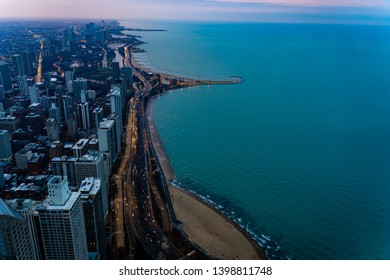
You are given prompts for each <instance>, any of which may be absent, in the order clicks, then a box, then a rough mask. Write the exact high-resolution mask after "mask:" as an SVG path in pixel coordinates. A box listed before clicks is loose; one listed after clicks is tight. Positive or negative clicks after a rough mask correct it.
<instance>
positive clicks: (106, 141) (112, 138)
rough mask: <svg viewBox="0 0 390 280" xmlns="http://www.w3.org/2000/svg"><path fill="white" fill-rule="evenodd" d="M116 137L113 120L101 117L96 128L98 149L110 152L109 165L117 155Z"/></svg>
mask: <svg viewBox="0 0 390 280" xmlns="http://www.w3.org/2000/svg"><path fill="white" fill-rule="evenodd" d="M116 137H117V136H116V130H115V121H114V120H109V119H103V121H102V122H100V124H99V129H98V138H99V151H101V152H108V153H110V160H111V162H110V164H111V166H112V164H113V162H114V161H115V160H116V158H117V156H118V149H117V141H116Z"/></svg>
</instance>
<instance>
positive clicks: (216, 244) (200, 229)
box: [134, 65, 267, 260]
mask: <svg viewBox="0 0 390 280" xmlns="http://www.w3.org/2000/svg"><path fill="white" fill-rule="evenodd" d="M134 66H135V65H134ZM135 67H137V66H135ZM157 97H158V96H153V97H152V99H151V100H150V102H148V104H147V108H146V111H147V118H148V123H149V131H150V137H151V140H152V145H153V146H154V149H155V151H156V154H157V157H158V159H159V161H160V166H161V169H162V172H163V173H164V176H165V178H166V180H167V184H168V188H169V193H170V196H171V198H172V204H173V208H174V211H175V215H176V218H177V219H178V220H179V221H180V222H181V223H182V228H183V230H184V232H185V233H186V234H187V235H188V237H189V238H190V239H191V240H193V241H194V242H195V243H196V244H198V245H199V246H200V247H201V248H203V249H204V250H206V251H207V252H208V253H210V254H211V255H213V256H215V257H216V258H218V259H228V260H234V259H241V260H252V259H253V260H254V259H267V257H266V254H265V251H264V249H263V248H261V246H260V245H259V244H258V243H257V242H256V241H255V240H254V239H253V238H252V236H250V234H249V233H248V232H247V231H245V230H244V229H243V228H242V227H240V225H238V224H237V223H235V222H234V221H233V220H232V219H230V218H229V217H227V216H226V215H225V214H224V213H222V212H221V211H220V210H219V209H217V208H215V207H214V206H213V205H211V204H209V203H207V202H206V201H204V200H203V199H201V198H200V197H199V196H197V195H195V194H193V193H191V192H189V191H187V190H184V189H181V188H179V187H177V186H175V185H174V184H173V183H172V181H173V180H175V179H176V175H175V172H174V170H173V168H172V165H171V162H170V160H169V158H168V155H167V154H166V151H165V148H164V145H163V142H162V140H161V138H160V136H159V134H158V131H157V129H156V127H155V123H154V119H153V117H152V111H153V103H154V99H155V98H157Z"/></svg>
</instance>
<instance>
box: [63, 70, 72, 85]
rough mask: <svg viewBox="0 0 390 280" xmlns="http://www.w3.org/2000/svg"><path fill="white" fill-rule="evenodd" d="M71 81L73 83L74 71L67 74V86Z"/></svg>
mask: <svg viewBox="0 0 390 280" xmlns="http://www.w3.org/2000/svg"><path fill="white" fill-rule="evenodd" d="M71 81H73V72H72V71H66V72H65V82H66V84H68V83H69V82H71Z"/></svg>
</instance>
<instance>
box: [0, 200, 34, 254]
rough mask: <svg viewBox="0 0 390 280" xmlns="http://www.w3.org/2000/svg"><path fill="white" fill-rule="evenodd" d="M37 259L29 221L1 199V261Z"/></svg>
mask: <svg viewBox="0 0 390 280" xmlns="http://www.w3.org/2000/svg"><path fill="white" fill-rule="evenodd" d="M36 258H37V256H36V254H35V251H34V248H33V241H32V237H31V233H30V231H29V227H28V223H27V221H26V220H25V219H24V218H23V216H22V215H21V214H20V213H18V212H17V211H16V210H14V209H12V208H11V207H10V206H9V205H7V204H6V203H5V202H4V201H3V200H2V199H1V198H0V259H15V260H34V259H36Z"/></svg>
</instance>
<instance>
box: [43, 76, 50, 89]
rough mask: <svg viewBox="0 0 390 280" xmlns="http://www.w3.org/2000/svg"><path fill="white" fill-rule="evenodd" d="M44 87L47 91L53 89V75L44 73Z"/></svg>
mask: <svg viewBox="0 0 390 280" xmlns="http://www.w3.org/2000/svg"><path fill="white" fill-rule="evenodd" d="M42 76H43V85H44V86H45V88H46V89H49V88H50V87H51V73H50V72H46V73H43V75H42Z"/></svg>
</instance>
